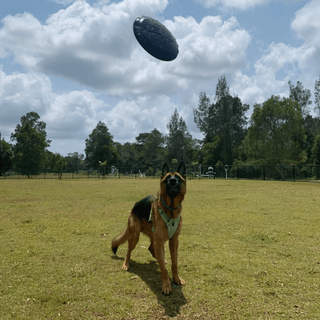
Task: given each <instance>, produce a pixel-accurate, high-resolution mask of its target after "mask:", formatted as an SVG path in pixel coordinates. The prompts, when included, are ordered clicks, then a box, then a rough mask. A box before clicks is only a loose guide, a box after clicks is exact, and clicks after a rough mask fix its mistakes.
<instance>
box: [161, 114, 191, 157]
mask: <svg viewBox="0 0 320 320" xmlns="http://www.w3.org/2000/svg"><path fill="white" fill-rule="evenodd" d="M167 128H168V130H169V133H168V136H167V137H166V146H167V156H166V157H167V160H168V161H169V162H171V160H172V159H177V161H180V160H184V161H186V162H189V161H190V155H191V154H192V136H191V134H190V133H189V131H188V129H187V125H186V123H185V121H184V120H183V118H182V117H179V113H178V110H177V109H175V111H174V113H173V115H172V116H171V118H170V121H169V123H168V124H167Z"/></svg>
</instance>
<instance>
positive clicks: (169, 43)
mask: <svg viewBox="0 0 320 320" xmlns="http://www.w3.org/2000/svg"><path fill="white" fill-rule="evenodd" d="M133 33H134V35H135V37H136V39H137V40H138V42H139V43H140V45H141V47H142V48H143V49H144V50H146V51H147V52H148V53H149V54H151V55H152V56H153V57H155V58H157V59H159V60H163V61H172V60H174V59H175V58H176V57H177V55H178V53H179V47H178V44H177V41H176V39H175V38H174V36H173V35H172V33H171V32H170V31H169V30H168V29H167V28H166V27H165V26H164V25H163V24H161V23H160V22H159V21H157V20H155V19H153V18H150V17H146V16H142V17H138V18H137V19H136V20H135V21H134V23H133Z"/></svg>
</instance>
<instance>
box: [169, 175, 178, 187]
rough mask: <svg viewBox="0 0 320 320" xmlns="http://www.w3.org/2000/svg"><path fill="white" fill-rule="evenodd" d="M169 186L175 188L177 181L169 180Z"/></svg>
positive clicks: (174, 179)
mask: <svg viewBox="0 0 320 320" xmlns="http://www.w3.org/2000/svg"><path fill="white" fill-rule="evenodd" d="M169 184H170V186H171V187H174V186H175V185H176V184H177V179H176V178H174V177H172V178H170V179H169Z"/></svg>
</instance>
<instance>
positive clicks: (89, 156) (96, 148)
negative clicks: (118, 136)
mask: <svg viewBox="0 0 320 320" xmlns="http://www.w3.org/2000/svg"><path fill="white" fill-rule="evenodd" d="M85 153H86V159H85V163H86V166H87V168H94V169H98V167H99V161H101V162H104V161H107V163H108V166H109V165H110V166H111V165H117V162H118V160H119V154H118V153H117V150H116V147H115V145H114V142H113V136H112V135H111V134H110V132H109V130H108V128H107V126H106V125H105V124H104V123H103V122H101V121H99V123H98V124H97V126H96V128H95V129H93V131H92V133H91V134H90V135H89V138H88V139H86V147H85Z"/></svg>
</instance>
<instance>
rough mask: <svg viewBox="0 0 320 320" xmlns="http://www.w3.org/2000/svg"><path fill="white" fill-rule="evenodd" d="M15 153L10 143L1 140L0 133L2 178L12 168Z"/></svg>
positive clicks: (0, 168) (0, 172) (0, 173)
mask: <svg viewBox="0 0 320 320" xmlns="http://www.w3.org/2000/svg"><path fill="white" fill-rule="evenodd" d="M12 159H13V152H12V150H11V146H10V144H9V143H8V142H6V141H5V140H4V138H3V139H1V133H0V176H2V175H3V174H4V173H5V172H6V171H7V170H9V169H10V168H11V166H12Z"/></svg>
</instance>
